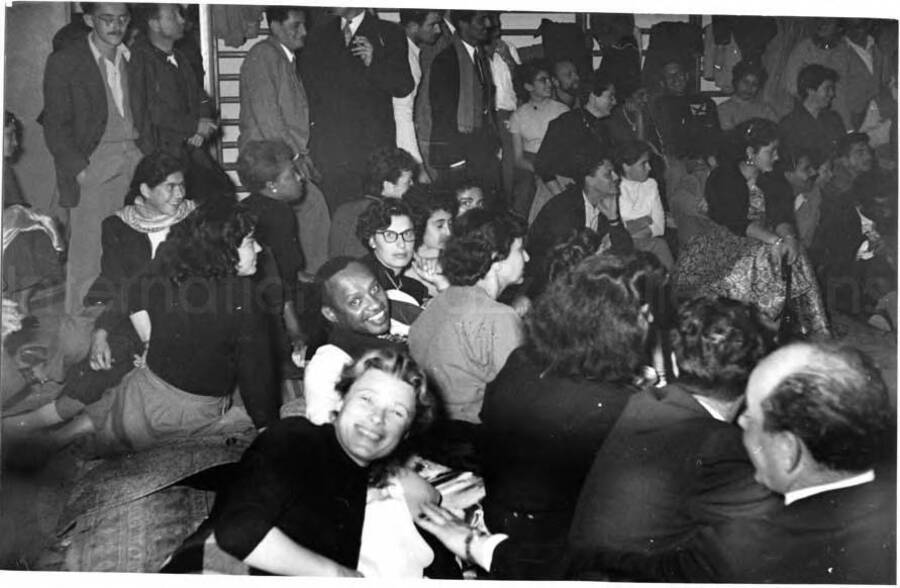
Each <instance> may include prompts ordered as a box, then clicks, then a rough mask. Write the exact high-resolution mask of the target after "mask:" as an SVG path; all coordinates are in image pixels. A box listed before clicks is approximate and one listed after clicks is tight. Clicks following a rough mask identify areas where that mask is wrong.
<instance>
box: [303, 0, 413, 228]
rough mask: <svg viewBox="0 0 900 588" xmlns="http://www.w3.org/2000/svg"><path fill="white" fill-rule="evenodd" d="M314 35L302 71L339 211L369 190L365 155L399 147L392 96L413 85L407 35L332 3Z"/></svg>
mask: <svg viewBox="0 0 900 588" xmlns="http://www.w3.org/2000/svg"><path fill="white" fill-rule="evenodd" d="M332 15H333V16H332V17H331V18H326V19H324V20H323V21H322V22H321V23H319V24H318V25H316V26H315V27H314V28H313V29H312V30H311V31H310V33H309V37H308V39H307V42H306V49H305V50H304V51H303V53H301V54H300V75H301V77H302V79H303V86H304V87H305V88H306V94H307V97H308V98H309V117H310V123H311V128H310V141H309V150H310V153H311V155H312V158H313V162H314V163H315V165H316V168H318V170H319V172H320V173H321V175H322V181H321V182H320V184H319V186H320V187H321V188H322V191H323V192H324V193H325V198H326V200H327V201H328V207H329V208H330V210H331V212H332V213H333V212H334V211H335V210H336V209H337V208H338V207H339V206H340V205H341V204H343V203H344V202H349V201H352V200H356V199H358V198H360V197H361V196H362V194H363V192H362V190H363V178H362V176H363V173H364V172H365V169H366V159H367V158H368V157H369V154H370V153H372V152H373V151H374V150H375V149H377V148H379V147H389V146H391V145H394V142H395V137H396V130H395V127H394V108H393V103H392V98H401V97H403V96H406V95H407V94H409V93H410V92H412V90H413V77H412V73H410V69H409V60H408V56H407V42H406V35H405V34H404V32H403V29H401V28H400V27H399V26H398V25H396V24H394V23H390V22H386V21H383V20H381V19H379V18H378V17H376V16H375V15H374V14H371V13H370V12H368V11H366V10H364V9H362V8H334V9H332Z"/></svg>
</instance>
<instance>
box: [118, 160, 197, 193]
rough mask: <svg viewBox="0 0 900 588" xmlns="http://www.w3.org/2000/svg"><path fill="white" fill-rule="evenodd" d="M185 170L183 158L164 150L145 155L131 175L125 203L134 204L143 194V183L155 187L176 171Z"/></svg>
mask: <svg viewBox="0 0 900 588" xmlns="http://www.w3.org/2000/svg"><path fill="white" fill-rule="evenodd" d="M184 171H185V170H184V164H183V163H182V162H181V160H180V159H177V158H176V157H174V156H172V155H169V154H168V153H166V152H164V151H154V152H153V153H151V154H150V155H146V156H144V158H143V159H141V161H140V163H138V164H137V167H136V168H135V170H134V175H133V176H132V177H131V185H130V186H129V188H128V194H126V195H125V204H134V201H135V199H137V197H138V196H140V195H141V184H147V187H149V188H155V187H156V186H158V185H160V184H162V183H163V182H165V181H166V178H168V177H169V176H170V175H172V174H174V173H175V172H182V173H183V172H184Z"/></svg>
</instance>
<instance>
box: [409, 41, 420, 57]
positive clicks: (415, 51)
mask: <svg viewBox="0 0 900 588" xmlns="http://www.w3.org/2000/svg"><path fill="white" fill-rule="evenodd" d="M406 44H407V45H409V50H410V51H411V52H412V54H413V57H415V58H418V57H419V53H420V52H421V51H422V49H421V48H420V47H419V46H418V45H416V44H415V43H413V42H412V39H410V38H409V37H406Z"/></svg>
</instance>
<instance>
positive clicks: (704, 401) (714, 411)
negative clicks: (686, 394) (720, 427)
mask: <svg viewBox="0 0 900 588" xmlns="http://www.w3.org/2000/svg"><path fill="white" fill-rule="evenodd" d="M691 398H693V399H694V400H696V401H697V404H699V405H700V406H702V407H703V408H705V409H706V412H708V413H709V415H710V416H711V417H712V418H714V419H716V420H717V421H722V422H723V423H730V422H731V420H730V419H727V418H725V415H723V414H722V413H721V412H720V411H719V409H718V408H716V407H715V406H713V403H712V402H710V401H709V399H708V398H704V397H703V396H700V395H699V394H691Z"/></svg>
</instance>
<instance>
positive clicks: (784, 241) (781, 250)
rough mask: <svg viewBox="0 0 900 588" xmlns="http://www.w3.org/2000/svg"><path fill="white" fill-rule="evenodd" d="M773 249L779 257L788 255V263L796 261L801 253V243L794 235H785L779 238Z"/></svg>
mask: <svg viewBox="0 0 900 588" xmlns="http://www.w3.org/2000/svg"><path fill="white" fill-rule="evenodd" d="M773 251H774V254H775V256H776V258H777V259H782V258H783V257H785V256H786V257H787V261H788V263H794V261H795V260H796V259H797V256H798V255H800V244H799V243H798V242H797V239H796V237H794V236H793V235H785V236H784V237H782V238H780V239H779V240H778V242H777V244H776V245H775V248H774V250H773Z"/></svg>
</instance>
